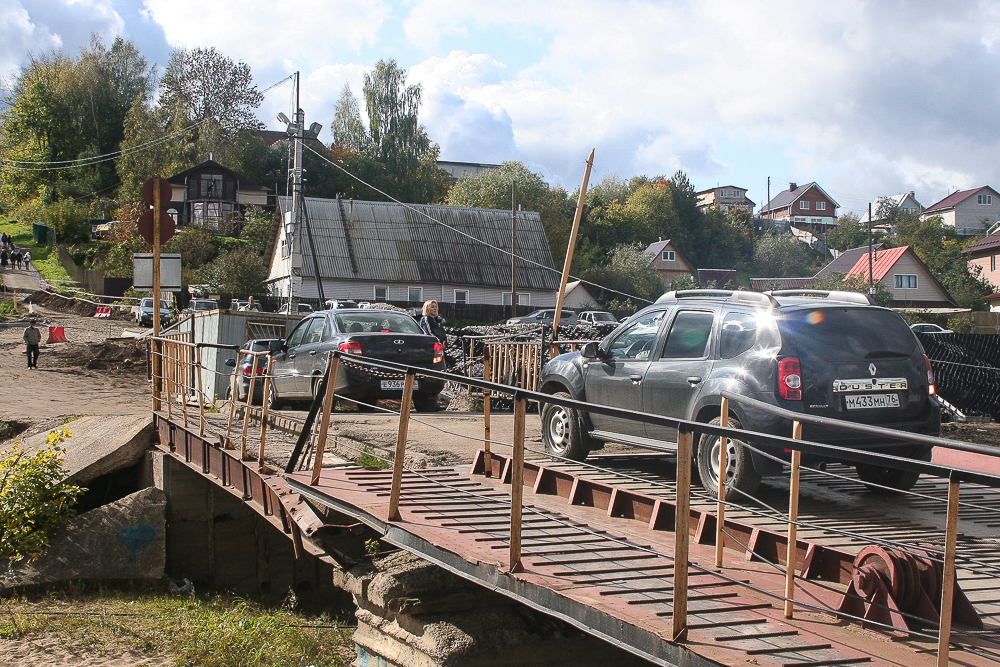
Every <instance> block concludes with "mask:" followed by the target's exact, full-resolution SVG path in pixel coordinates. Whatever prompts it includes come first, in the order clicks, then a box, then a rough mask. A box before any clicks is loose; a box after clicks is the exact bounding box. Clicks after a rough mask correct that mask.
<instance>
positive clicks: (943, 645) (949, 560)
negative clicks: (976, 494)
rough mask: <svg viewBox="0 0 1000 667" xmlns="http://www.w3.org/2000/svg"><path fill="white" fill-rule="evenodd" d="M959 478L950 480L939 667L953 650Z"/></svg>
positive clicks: (944, 663)
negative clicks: (952, 621) (952, 633)
mask: <svg viewBox="0 0 1000 667" xmlns="http://www.w3.org/2000/svg"><path fill="white" fill-rule="evenodd" d="M958 498H959V488H958V480H957V479H955V478H954V477H952V478H950V479H949V480H948V522H947V530H946V531H945V539H944V575H943V576H942V581H941V625H940V626H939V629H938V659H937V664H938V667H947V665H948V654H949V652H950V651H951V614H952V604H953V602H954V600H953V598H954V595H955V556H956V554H957V543H958Z"/></svg>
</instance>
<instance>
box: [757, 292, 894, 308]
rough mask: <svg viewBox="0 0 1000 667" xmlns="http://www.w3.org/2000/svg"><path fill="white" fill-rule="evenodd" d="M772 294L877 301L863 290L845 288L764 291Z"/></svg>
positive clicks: (865, 302) (871, 303) (849, 300)
mask: <svg viewBox="0 0 1000 667" xmlns="http://www.w3.org/2000/svg"><path fill="white" fill-rule="evenodd" d="M764 294H768V295H771V296H805V297H811V298H814V299H830V300H831V301H847V302H849V303H863V304H866V305H869V306H870V305H873V304H874V303H875V302H874V301H872V300H871V298H870V297H869V296H868V295H867V294H862V293H861V292H847V291H844V290H825V289H781V290H771V291H769V292H764Z"/></svg>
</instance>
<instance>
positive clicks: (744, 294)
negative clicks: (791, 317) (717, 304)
mask: <svg viewBox="0 0 1000 667" xmlns="http://www.w3.org/2000/svg"><path fill="white" fill-rule="evenodd" d="M680 299H725V300H726V301H733V302H737V303H745V304H749V305H755V306H764V307H766V308H777V307H778V305H779V304H778V302H777V301H776V300H775V299H774V298H773V297H771V296H770V294H769V293H767V292H763V293H761V292H751V291H749V290H741V289H740V290H728V289H685V290H671V291H670V292H666V293H665V294H664V295H663V296H661V297H660V298H659V299H657V300H656V303H667V302H668V301H679V300H680Z"/></svg>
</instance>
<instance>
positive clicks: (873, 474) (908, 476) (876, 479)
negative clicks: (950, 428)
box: [854, 447, 931, 496]
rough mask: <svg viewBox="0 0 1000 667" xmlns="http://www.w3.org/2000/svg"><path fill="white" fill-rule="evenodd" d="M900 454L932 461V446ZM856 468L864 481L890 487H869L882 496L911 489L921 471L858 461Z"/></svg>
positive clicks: (919, 459)
mask: <svg viewBox="0 0 1000 667" xmlns="http://www.w3.org/2000/svg"><path fill="white" fill-rule="evenodd" d="M899 455H900V456H908V457H909V458H912V459H916V460H918V461H930V460H931V448H930V447H919V448H917V449H915V450H913V451H911V452H910V453H908V454H899ZM854 469H855V470H856V471H857V472H858V479H860V480H861V481H862V482H867V483H869V484H878V485H879V486H884V487H889V488H885V489H883V488H879V487H878V486H869V487H868V490H869V491H871V492H872V493H874V494H876V495H880V496H891V495H894V494H895V493H896V492H897V491H909V490H910V489H912V488H913V485H914V484H916V483H917V480H918V479H920V473H919V472H910V471H908V470H899V469H897V468H887V467H884V466H878V465H873V464H871V463H856V464H854Z"/></svg>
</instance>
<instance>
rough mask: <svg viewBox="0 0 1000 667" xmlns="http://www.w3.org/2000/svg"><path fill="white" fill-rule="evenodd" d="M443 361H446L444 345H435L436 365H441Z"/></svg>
mask: <svg viewBox="0 0 1000 667" xmlns="http://www.w3.org/2000/svg"><path fill="white" fill-rule="evenodd" d="M442 361H444V345H442V344H441V343H434V363H435V364H440V363H441V362H442Z"/></svg>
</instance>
